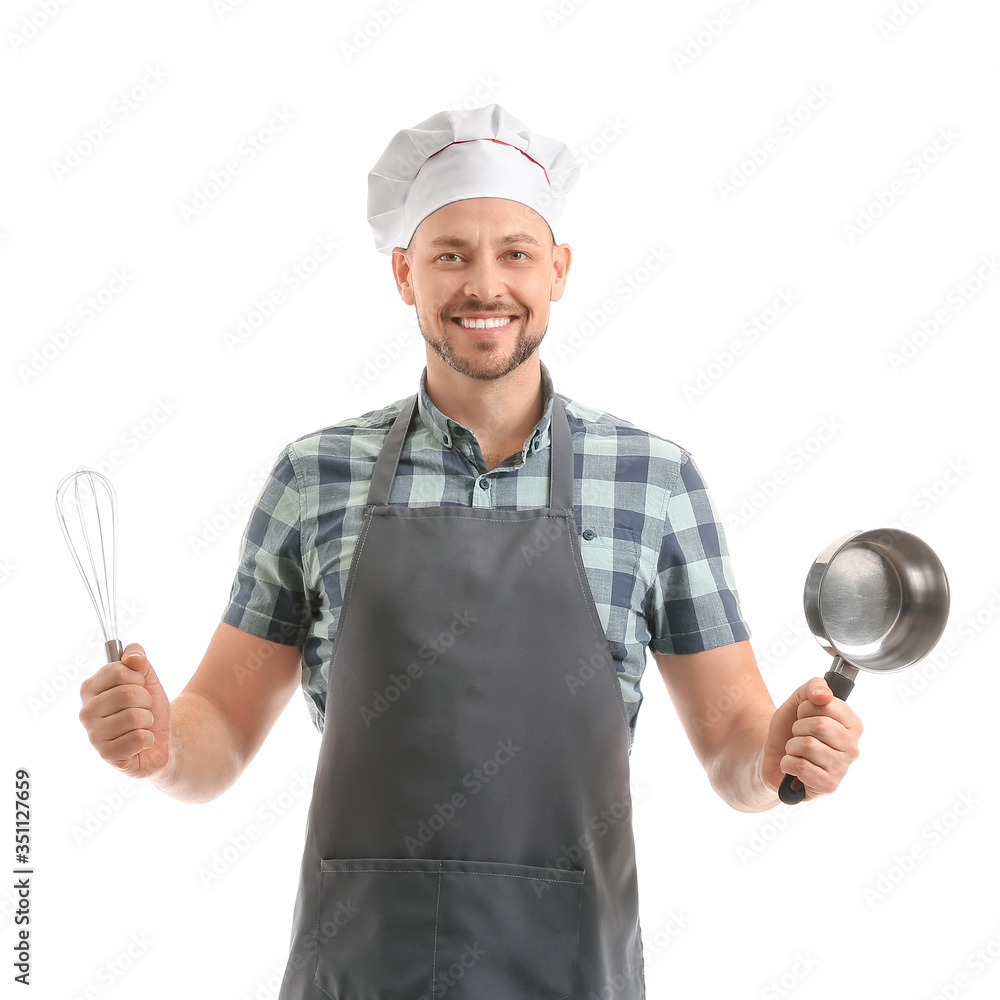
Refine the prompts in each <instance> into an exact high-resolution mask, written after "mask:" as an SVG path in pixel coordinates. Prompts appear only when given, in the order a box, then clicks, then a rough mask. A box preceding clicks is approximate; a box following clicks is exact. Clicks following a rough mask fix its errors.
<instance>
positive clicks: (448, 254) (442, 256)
mask: <svg viewBox="0 0 1000 1000" xmlns="http://www.w3.org/2000/svg"><path fill="white" fill-rule="evenodd" d="M457 256H458V254H457V253H443V254H441V256H440V257H438V260H441V259H442V258H444V257H457Z"/></svg>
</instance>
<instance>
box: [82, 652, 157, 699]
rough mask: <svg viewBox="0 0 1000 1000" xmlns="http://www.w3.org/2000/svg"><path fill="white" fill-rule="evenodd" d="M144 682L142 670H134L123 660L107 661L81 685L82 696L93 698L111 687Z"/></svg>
mask: <svg viewBox="0 0 1000 1000" xmlns="http://www.w3.org/2000/svg"><path fill="white" fill-rule="evenodd" d="M142 682H143V676H142V671H141V670H133V669H132V668H131V667H128V666H126V665H125V664H124V663H122V661H121V660H112V661H111V663H105V664H104V666H103V667H101V669H100V670H98V671H97V672H96V673H95V674H94V675H93V676H92V677H88V678H87V680H85V681H84V682H83V683H82V684H81V685H80V696H81V697H82V698H91V697H93V696H94V695H98V694H100V693H101V692H102V691H107V690H108V689H109V688H113V687H117V686H118V685H119V684H142Z"/></svg>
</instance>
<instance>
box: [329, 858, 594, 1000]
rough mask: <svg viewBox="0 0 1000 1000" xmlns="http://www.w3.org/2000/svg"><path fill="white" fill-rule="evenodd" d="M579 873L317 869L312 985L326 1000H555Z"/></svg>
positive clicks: (421, 862)
mask: <svg viewBox="0 0 1000 1000" xmlns="http://www.w3.org/2000/svg"><path fill="white" fill-rule="evenodd" d="M584 875H585V872H584V871H583V870H582V869H569V870H564V869H561V868H543V867H536V866H532V865H514V864H506V863H503V862H497V861H451V860H448V861H445V860H437V859H431V858H409V859H401V858H346V859H329V860H322V861H320V890H319V916H318V926H317V942H318V947H317V952H316V971H315V982H316V985H317V986H319V987H320V989H322V990H323V992H324V993H325V994H326V995H327V996H329V997H332V998H333V1000H371V998H372V997H377V998H379V1000H382V998H383V997H385V998H390V997H391V998H392V1000H437V998H439V997H444V996H446V997H447V998H448V1000H494V998H497V1000H500V998H503V1000H564V998H566V997H568V996H569V995H570V994H571V993H572V989H573V975H574V972H575V967H576V955H577V947H578V930H579V922H580V907H581V903H582V900H583V879H584Z"/></svg>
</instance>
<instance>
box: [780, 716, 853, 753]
mask: <svg viewBox="0 0 1000 1000" xmlns="http://www.w3.org/2000/svg"><path fill="white" fill-rule="evenodd" d="M792 736H802V737H811V738H812V739H816V740H819V742H820V743H824V744H826V746H828V747H830V748H832V749H833V750H838V751H839V752H841V753H852V754H854V755H855V756H856V755H857V744H858V737H857V734H856V733H853V732H851V730H850V729H848V728H847V727H846V726H844V725H843V724H842V723H840V722H838V721H837V720H836V719H830V718H828V717H827V716H825V715H817V716H814V717H813V718H809V719H796V720H795V722H793V723H792Z"/></svg>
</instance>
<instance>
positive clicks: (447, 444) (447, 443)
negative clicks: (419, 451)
mask: <svg viewBox="0 0 1000 1000" xmlns="http://www.w3.org/2000/svg"><path fill="white" fill-rule="evenodd" d="M444 446H445V447H446V448H450V447H451V435H450V434H449V433H448V432H447V431H445V433H444Z"/></svg>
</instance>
